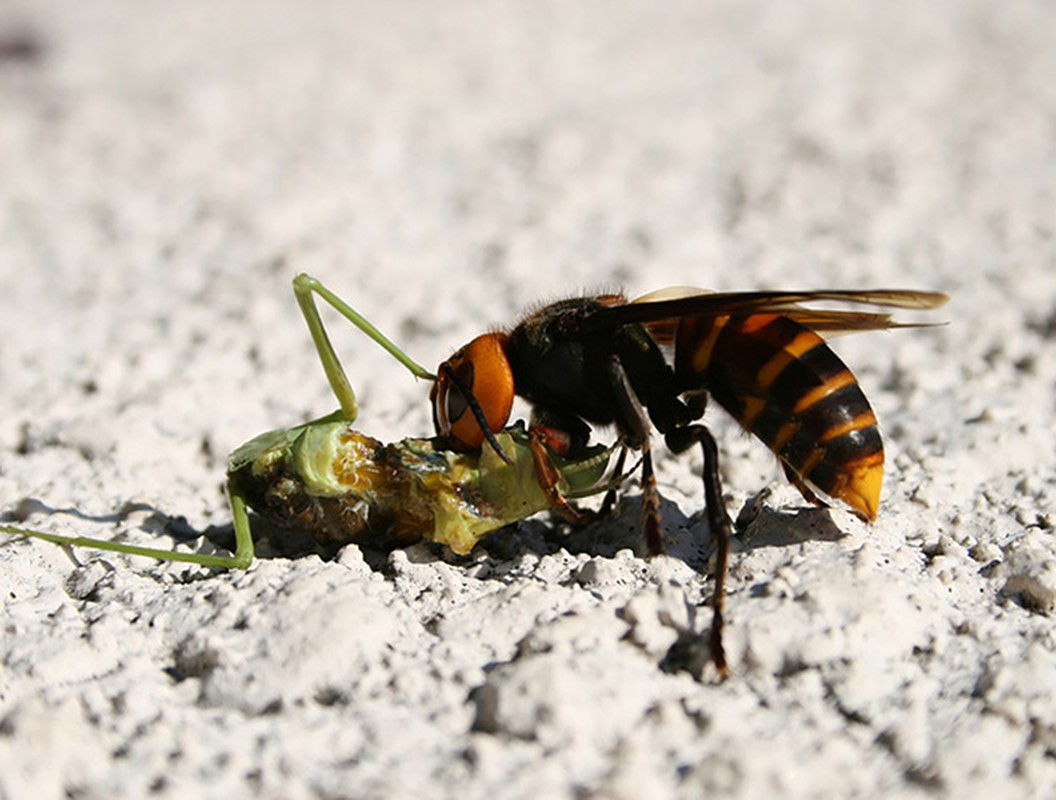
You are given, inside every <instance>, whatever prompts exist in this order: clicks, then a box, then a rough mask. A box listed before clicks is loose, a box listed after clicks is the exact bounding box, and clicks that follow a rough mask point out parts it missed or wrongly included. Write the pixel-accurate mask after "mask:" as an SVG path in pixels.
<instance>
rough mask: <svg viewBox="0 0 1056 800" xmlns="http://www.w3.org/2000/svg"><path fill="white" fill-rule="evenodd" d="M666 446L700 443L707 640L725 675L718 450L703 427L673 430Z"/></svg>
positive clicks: (724, 554)
mask: <svg viewBox="0 0 1056 800" xmlns="http://www.w3.org/2000/svg"><path fill="white" fill-rule="evenodd" d="M666 441H667V446H668V447H669V448H671V450H672V451H673V452H675V453H681V452H684V451H685V450H688V449H689V448H690V447H692V446H693V444H694V443H695V442H700V446H701V449H702V450H703V451H704V476H703V477H704V505H705V508H706V509H707V513H708V528H709V529H710V530H711V535H712V536H713V537H714V538H715V589H714V591H713V593H712V596H711V608H712V622H711V635H710V638H709V640H708V644H709V647H710V648H711V660H712V663H714V664H715V668H716V669H717V670H718V671H719V674H720V675H721V676H722V677H723V678H725V677H726V676H728V675H729V672H730V671H729V667H728V666H727V664H726V649H725V648H724V647H723V644H722V629H723V616H722V615H723V611H724V609H725V607H726V572H727V569H728V567H729V563H730V540H731V538H732V536H733V525H732V524H731V523H730V517H729V515H728V514H727V513H726V504H725V503H724V502H723V501H722V482H721V481H720V480H719V448H718V446H717V445H716V444H715V437H714V436H712V435H711V432H710V431H709V430H708V429H707V428H705V427H704V426H703V425H689V426H687V427H685V428H677V429H675V430H673V431H670V432H669V433H668V434H667V436H666Z"/></svg>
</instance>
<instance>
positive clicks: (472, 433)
mask: <svg viewBox="0 0 1056 800" xmlns="http://www.w3.org/2000/svg"><path fill="white" fill-rule="evenodd" d="M513 395H514V387H513V370H512V369H511V367H510V361H509V359H508V358H507V357H506V334H504V333H485V334H482V335H480V336H478V337H477V338H476V339H474V340H473V341H471V342H470V343H469V344H467V345H466V346H465V347H463V348H461V349H460V350H459V351H458V352H456V353H455V354H454V355H453V356H451V358H449V359H447V361H445V362H444V363H443V364H441V365H440V368H439V369H438V370H437V371H436V383H435V384H433V391H432V394H431V395H430V399H431V400H432V402H433V424H434V425H435V426H436V432H437V434H439V435H440V436H442V437H444V438H445V439H447V440H448V443H449V445H450V447H451V448H452V449H455V450H479V449H480V448H481V446H482V445H483V444H484V442H485V441H490V442H492V443H493V445H494V435H493V434H495V433H497V432H498V431H501V430H502V428H503V426H505V425H506V422H507V420H509V418H510V410H511V409H512V407H513Z"/></svg>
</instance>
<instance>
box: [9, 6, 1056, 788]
mask: <svg viewBox="0 0 1056 800" xmlns="http://www.w3.org/2000/svg"><path fill="white" fill-rule="evenodd" d="M1054 37H1056V7H1054V6H1053V5H1052V3H1048V2H1044V1H1043V0H1037V1H1036V2H1028V1H1025V2H1012V3H990V2H983V1H982V0H979V1H977V2H971V1H967V2H954V1H953V0H936V2H931V3H915V2H908V0H907V1H905V2H880V1H879V0H877V1H876V2H866V3H857V4H851V5H849V4H847V3H844V2H835V1H832V2H826V1H825V0H809V1H808V2H801V3H796V4H782V3H768V2H742V1H741V0H737V1H736V2H735V1H734V0H729V1H728V2H708V3H699V2H674V3H664V4H653V3H648V2H632V1H631V0H618V1H617V2H614V1H613V0H607V1H606V2H593V0H588V1H587V2H580V3H575V4H565V3H558V2H542V3H540V2H528V1H527V0H525V1H524V2H496V3H484V2H455V3H444V4H440V3H436V4H430V3H425V2H411V1H410V0H405V1H403V2H397V3H389V4H381V3H347V2H336V0H331V1H325V0H324V1H321V2H313V3H294V2H272V3H259V2H249V1H248V0H228V2H224V3H207V2H201V1H200V0H182V2H178V3H173V2H167V1H166V2H162V1H161V0H95V1H94V2H90V3H89V2H82V1H76V2H75V1H74V0H55V1H54V2H50V3H47V4H43V3H39V2H31V1H30V0H8V2H6V3H3V4H0V280H2V284H0V286H2V287H3V295H2V306H0V309H2V313H0V379H2V383H0V386H2V392H0V514H3V518H4V519H6V520H8V521H11V520H15V519H24V520H25V522H26V524H30V525H33V526H35V527H38V528H42V529H47V530H52V531H61V532H68V533H80V534H84V535H94V536H102V537H106V538H123V539H127V540H129V541H134V542H137V543H140V544H153V545H160V546H166V547H167V546H170V545H171V544H172V542H173V540H172V539H171V538H170V537H169V534H173V533H175V534H178V535H180V536H183V537H184V539H188V537H198V536H199V535H200V534H202V533H204V532H209V533H210V534H217V533H218V534H220V535H223V534H224V533H226V532H227V529H226V528H225V526H226V525H227V523H228V520H229V517H228V511H227V508H226V506H225V502H224V498H223V495H222V492H221V483H222V478H223V471H224V461H225V454H226V453H227V452H228V451H230V450H231V449H232V448H233V447H235V446H236V445H238V444H239V443H240V442H242V441H244V440H246V439H248V438H250V437H251V436H253V435H254V434H256V433H258V432H260V431H262V430H266V429H269V428H275V427H280V426H286V425H293V424H295V423H297V422H300V421H302V420H305V419H308V418H310V417H312V416H317V415H319V414H321V413H325V412H326V411H329V410H330V409H331V408H333V406H334V402H333V399H332V397H330V395H329V390H328V388H327V386H326V383H325V381H324V379H323V376H322V372H321V370H320V368H319V365H318V363H317V361H316V360H315V357H314V355H313V351H312V348H311V344H310V342H309V340H308V337H307V334H306V331H305V329H304V325H303V323H302V321H301V319H300V318H299V315H298V311H297V308H296V306H295V304H294V301H293V297H292V295H291V293H290V290H289V281H290V279H291V278H292V276H293V275H294V274H295V273H296V272H300V271H306V272H310V273H313V274H316V275H317V276H319V277H320V278H322V279H323V280H324V281H326V282H327V283H328V284H330V285H331V286H332V287H333V288H335V289H336V290H338V291H339V292H340V293H342V294H343V295H344V296H346V297H347V298H348V299H349V300H350V301H351V302H353V303H354V304H355V305H356V306H357V307H358V308H360V309H361V310H362V311H364V312H365V313H367V314H368V315H369V316H370V317H371V318H372V319H373V320H374V321H375V322H376V323H377V324H378V325H379V326H380V327H382V328H383V329H384V330H386V331H389V332H390V333H391V334H392V335H393V336H394V337H395V338H396V339H398V340H399V341H400V342H401V343H402V344H403V345H405V346H406V348H407V349H408V350H409V351H410V352H411V353H412V354H413V355H415V356H416V357H417V358H419V359H420V360H421V361H423V363H425V364H428V365H433V364H435V363H437V362H438V361H439V360H440V359H442V358H443V357H445V356H446V355H447V354H449V353H450V352H451V350H452V349H453V348H455V347H456V346H457V345H459V344H461V343H462V342H464V341H466V340H467V339H469V338H470V337H471V336H472V335H474V334H475V333H477V332H479V331H481V330H483V329H485V328H486V327H487V326H489V325H492V324H496V323H500V324H501V323H503V322H508V321H511V320H513V319H515V318H516V315H517V314H518V313H519V311H520V310H521V309H523V308H524V307H526V306H530V305H531V304H532V303H534V302H538V301H539V300H545V299H548V298H554V297H558V296H561V295H563V294H567V293H570V292H575V291H579V290H581V289H584V288H585V289H596V288H599V287H611V286H613V285H619V284H622V285H625V286H626V287H627V289H628V291H630V292H631V293H640V292H644V291H648V290H651V289H655V288H658V287H661V286H665V285H673V284H674V285H677V284H694V285H706V286H710V287H712V288H717V289H737V288H742V289H743V288H752V289H754V288H779V287H780V288H822V287H833V288H860V287H875V286H903V287H908V288H928V289H939V290H942V291H946V292H949V293H950V295H951V296H952V301H951V303H950V305H949V306H948V308H947V309H945V310H944V311H943V313H942V315H941V316H942V318H944V319H948V320H949V321H950V325H949V326H948V327H945V328H941V329H934V330H924V331H907V332H892V333H875V334H867V335H862V336H859V337H851V338H846V339H841V340H838V341H837V342H836V344H837V346H838V347H837V349H839V351H840V352H841V354H842V355H844V357H845V358H846V360H847V361H848V362H849V363H850V364H852V365H853V367H854V368H855V370H856V372H857V374H858V376H859V378H860V379H861V382H862V384H863V386H864V387H865V390H866V392H867V393H868V394H869V396H870V397H871V399H872V400H873V402H874V406H875V407H876V409H877V412H878V414H879V416H880V418H881V422H882V425H883V427H884V431H885V436H886V440H887V447H888V465H889V468H888V476H887V482H886V486H885V491H884V498H883V505H882V508H881V514H880V518H879V519H878V520H877V522H876V523H875V524H873V525H865V524H862V523H861V522H859V521H858V520H856V519H855V518H854V517H852V516H851V515H850V514H848V513H846V512H843V511H838V510H834V511H832V512H831V513H830V512H828V511H823V510H817V509H811V508H805V507H804V504H803V503H802V501H801V500H800V498H799V496H798V494H797V493H796V491H795V490H794V489H791V488H790V487H788V486H787V485H786V484H785V483H784V481H783V480H782V479H781V477H780V475H779V472H778V470H777V469H776V466H775V464H774V461H773V458H772V457H771V456H770V455H769V453H768V452H767V451H766V449H765V448H764V447H763V446H761V445H760V444H758V443H757V442H755V441H752V440H749V439H748V438H747V437H745V436H743V435H742V434H740V433H738V432H737V431H736V429H735V426H733V425H731V424H730V423H729V422H728V421H726V420H724V419H723V418H722V416H721V415H720V414H719V413H717V412H716V413H715V414H714V416H713V417H709V418H710V419H712V420H713V422H714V425H715V429H716V431H717V433H718V434H719V435H720V439H721V442H722V447H723V452H724V456H725V461H724V468H723V476H724V479H725V482H726V492H727V498H728V501H729V506H730V509H731V514H732V515H733V516H735V517H739V518H740V523H741V524H740V531H739V537H738V541H737V543H736V545H735V550H734V556H733V563H732V571H731V587H730V588H731V592H730V599H729V614H728V619H729V625H730V628H729V632H728V644H729V648H730V656H731V662H732V666H733V674H732V676H731V678H730V679H729V680H728V681H726V682H725V683H718V682H716V681H715V680H714V677H713V675H712V674H711V673H710V672H709V671H705V672H704V673H703V675H700V674H699V673H697V674H694V671H693V670H688V671H687V670H682V671H674V672H669V671H664V670H662V669H661V663H662V662H664V663H670V662H671V661H672V660H671V659H670V658H668V655H669V652H670V649H671V646H672V644H674V643H675V641H676V639H677V638H678V636H679V634H680V632H685V631H697V632H699V631H702V630H705V629H706V627H707V624H708V616H707V614H706V613H694V612H695V611H696V607H697V605H698V603H699V602H700V601H701V600H702V599H703V598H705V597H707V596H708V594H709V593H710V581H709V580H708V579H706V577H704V576H702V574H701V569H702V567H703V566H704V563H705V562H704V559H705V553H706V550H707V546H708V542H707V526H706V524H704V523H702V522H701V521H700V519H699V517H698V512H699V509H700V507H701V503H702V501H701V495H700V485H699V477H698V475H699V470H700V459H699V457H698V456H697V455H695V454H694V455H692V456H687V457H684V458H679V459H674V458H669V457H666V456H661V458H660V466H659V472H660V481H661V486H662V490H663V492H664V495H665V498H666V499H667V501H668V503H667V504H666V505H665V507H664V513H665V522H666V525H667V534H668V536H669V537H670V539H671V541H672V543H673V544H672V547H671V553H672V554H671V555H668V556H664V557H660V558H656V559H653V560H652V561H647V560H644V559H642V558H639V557H637V556H635V555H633V552H632V548H634V547H635V546H636V541H637V540H636V533H635V529H636V525H637V519H638V510H637V506H636V502H637V499H638V491H637V489H636V488H633V487H632V488H631V489H630V491H629V493H628V496H627V498H626V499H625V502H624V504H623V505H622V507H621V508H620V511H619V513H618V515H617V516H616V518H615V519H614V520H613V521H611V522H608V523H606V524H603V525H601V526H598V527H597V528H594V529H590V530H587V531H585V532H581V533H578V534H576V535H574V536H572V537H570V538H565V533H564V531H563V530H561V529H560V527H559V526H555V525H554V524H553V523H552V522H551V521H549V520H548V519H547V518H541V519H537V520H533V521H530V522H527V523H524V524H521V525H519V526H516V527H515V528H514V529H511V530H508V531H506V532H503V533H501V534H498V535H496V537H495V539H494V541H493V543H492V544H491V546H490V547H488V548H478V551H477V552H476V553H474V555H473V556H472V557H470V558H469V559H467V560H458V559H454V558H451V557H450V556H445V555H444V554H443V553H440V552H439V551H437V550H433V549H430V548H428V547H426V546H417V547H412V548H410V549H408V550H403V551H396V552H394V553H392V554H391V555H389V556H386V555H384V554H380V553H376V552H371V551H369V550H360V548H358V547H355V546H351V547H348V548H346V549H344V550H343V551H342V552H341V554H340V556H339V557H338V558H337V559H336V560H333V561H330V562H323V561H321V560H320V559H319V558H318V557H316V556H307V557H302V558H293V559H290V558H282V557H264V558H261V559H259V560H258V561H257V563H255V564H254V566H253V567H252V568H251V569H250V570H249V571H248V572H244V573H215V572H212V571H210V570H208V569H204V568H194V567H188V566H183V565H173V564H158V563H155V562H153V561H150V560H146V559H141V558H131V557H124V556H117V555H100V554H98V553H94V552H90V551H84V550H81V551H77V552H76V553H75V557H74V558H71V557H70V555H69V554H67V553H66V552H64V551H63V550H62V549H61V548H58V547H55V546H52V545H49V544H46V543H41V542H30V541H24V540H21V539H14V538H11V537H2V541H0V589H2V590H3V596H4V607H3V611H2V617H0V620H2V630H0V796H2V797H4V798H11V799H12V800H17V799H20V798H48V797H70V798H78V799H79V800H80V799H84V798H116V797H143V796H148V795H149V796H154V797H173V798H176V797H180V798H183V797H224V798H238V797H250V796H255V797H271V798H300V797H327V798H339V797H348V798H363V797H445V796H446V797H458V798H460V800H465V799H468V798H496V797H503V798H508V797H509V798H533V797H577V798H578V797H606V798H623V797H627V798H641V797H650V798H667V797H685V798H697V797H702V796H709V797H712V796H714V797H721V796H728V797H775V796H781V797H792V798H801V797H818V798H833V797H878V796H884V797H889V798H911V797H923V796H938V797H958V798H971V797H988V798H995V797H1001V798H1005V797H1051V796H1054V794H1056V699H1054V690H1056V636H1054V633H1053V620H1052V613H1053V611H1054V605H1056V539H1054V534H1053V521H1054V516H1053V498H1054V495H1056V489H1054V462H1056V450H1054V447H1053V432H1054V422H1053V419H1054V417H1053V410H1054V409H1053V406H1054V391H1053V389H1054V383H1056V80H1054V79H1053V78H1054V76H1056V47H1054V46H1053V42H1054ZM335 327H337V328H338V330H336V332H335V340H336V342H337V345H338V347H339V349H340V350H341V352H342V353H343V354H344V357H345V359H346V363H347V364H348V366H349V369H350V372H351V374H352V377H353V379H354V381H355V382H356V385H357V389H358V391H359V394H360V401H361V406H362V409H363V413H362V417H361V420H360V422H359V424H358V427H360V428H362V429H363V430H366V431H368V432H370V433H372V434H373V435H376V436H378V437H380V438H384V439H398V438H400V437H402V436H406V435H411V434H425V433H428V432H429V431H430V420H429V410H428V403H427V400H426V394H427V386H425V385H424V384H421V383H417V382H415V381H414V380H413V379H412V378H411V377H410V376H409V375H408V374H407V373H406V372H405V371H404V370H403V369H402V368H401V367H399V366H398V365H397V364H395V363H394V362H393V361H392V360H391V359H389V358H388V357H387V356H386V355H385V354H383V353H381V352H380V351H379V350H378V349H377V348H376V347H374V346H372V345H371V344H370V343H368V342H366V340H365V339H364V338H363V337H362V336H361V335H359V334H358V333H356V332H355V331H353V330H349V329H348V328H347V326H340V325H336V323H335ZM188 546H190V547H200V548H202V549H205V550H208V549H210V548H212V547H213V545H212V544H211V543H210V542H209V541H207V540H204V539H201V538H190V539H189V544H186V543H185V544H182V545H181V547H188ZM676 661H677V660H676Z"/></svg>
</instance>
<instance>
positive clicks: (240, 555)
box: [0, 484, 253, 569]
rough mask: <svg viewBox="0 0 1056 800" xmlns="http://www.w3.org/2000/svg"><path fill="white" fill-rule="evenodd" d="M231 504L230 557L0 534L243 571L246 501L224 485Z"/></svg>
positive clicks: (4, 528) (3, 528)
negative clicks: (232, 539)
mask: <svg viewBox="0 0 1056 800" xmlns="http://www.w3.org/2000/svg"><path fill="white" fill-rule="evenodd" d="M228 494H229V496H230V501H231V517H232V519H233V521H234V525H235V552H234V554H233V555H230V556H211V555H206V554H204V553H182V552H179V551H177V550H162V549H161V548H158V547H137V546H136V545H132V544H122V543H121V542H110V541H107V540H106V539H94V538H92V537H90V536H63V535H62V534H58V533H45V532H44V531H35V530H30V529H28V528H19V527H17V526H15V525H0V532H2V533H9V534H11V535H12V536H26V537H29V538H31V539H42V540H44V541H45V542H52V543H54V544H58V545H62V546H63V547H88V548H91V549H93V550H106V551H109V552H113V553H126V554H128V555H132V556H146V557H147V558H156V559H158V560H160V561H182V562H186V563H189V564H201V565H202V566H206V567H225V568H227V569H245V568H246V567H248V566H249V565H250V564H251V563H252V562H253V537H252V535H251V533H250V529H249V515H248V514H247V513H246V501H245V499H244V498H243V497H242V495H241V494H240V493H238V492H237V491H235V489H234V487H232V486H231V485H230V484H228Z"/></svg>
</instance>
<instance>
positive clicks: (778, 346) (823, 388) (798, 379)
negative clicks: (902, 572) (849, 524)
mask: <svg viewBox="0 0 1056 800" xmlns="http://www.w3.org/2000/svg"><path fill="white" fill-rule="evenodd" d="M675 370H676V372H677V374H678V376H679V379H680V381H682V384H683V387H684V388H685V389H690V388H697V387H702V388H704V389H707V391H708V393H709V394H710V395H711V396H712V397H713V398H714V399H715V400H716V401H717V402H718V403H719V404H720V405H721V406H722V407H723V408H725V409H726V410H727V411H728V412H729V413H730V414H732V415H733V416H734V417H735V418H736V419H737V421H738V422H740V423H741V425H743V426H744V427H745V428H746V429H747V430H749V431H751V432H752V433H754V434H755V435H756V436H758V437H759V438H760V439H761V440H762V441H763V442H764V443H765V444H766V445H767V447H769V448H770V449H771V450H772V451H773V452H774V453H775V454H777V457H778V458H779V459H780V460H781V462H782V463H783V464H784V465H785V466H786V467H787V468H789V469H790V470H791V471H792V472H793V473H794V474H795V476H797V477H798V478H800V479H805V480H806V481H809V482H810V483H811V484H813V485H814V486H816V487H817V488H818V489H821V490H822V491H823V492H825V493H826V494H828V495H829V496H831V497H835V498H838V499H840V500H842V501H843V502H845V503H847V504H848V505H849V506H851V507H852V508H854V509H856V510H857V511H859V512H860V513H862V514H863V515H864V516H866V517H867V518H869V519H874V518H875V517H876V509H877V505H878V503H879V500H880V484H881V483H882V481H883V469H884V445H883V442H882V441H881V439H880V431H879V430H878V429H877V426H876V416H875V415H874V414H873V410H872V408H870V406H869V401H868V400H866V399H865V395H864V394H862V390H861V389H860V388H859V386H858V381H857V380H856V379H855V377H854V375H853V374H851V371H850V370H849V369H848V368H847V366H846V365H845V364H844V363H843V362H842V361H841V360H840V359H839V358H838V357H837V356H836V354H835V353H833V352H832V350H830V349H829V347H828V345H826V344H825V342H824V340H823V339H822V338H821V337H820V336H818V334H816V333H814V332H813V331H811V330H810V329H808V328H805V327H803V326H802V325H800V324H799V323H798V322H795V321H794V320H791V319H789V318H788V317H783V316H780V315H777V314H752V315H749V316H741V317H728V316H723V317H700V318H692V317H690V318H685V319H683V320H681V322H680V323H679V328H678V337H677V340H676V345H675ZM800 488H801V490H802V489H804V487H803V486H800ZM805 494H808V493H807V492H805ZM808 499H809V496H808Z"/></svg>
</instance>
